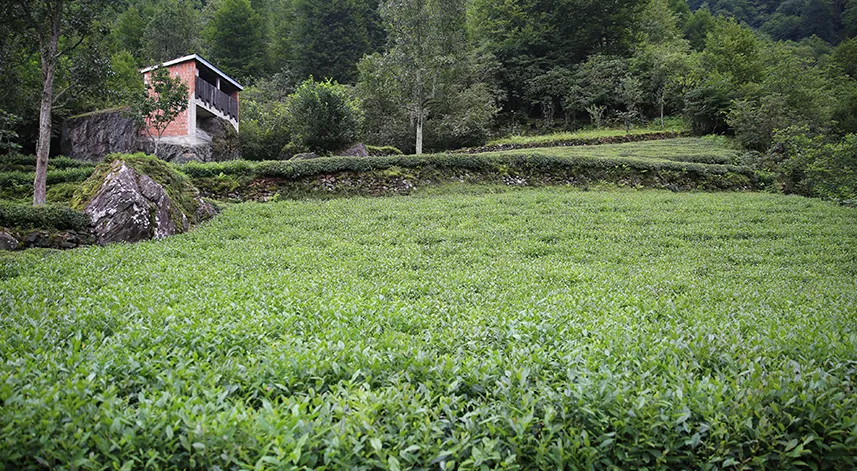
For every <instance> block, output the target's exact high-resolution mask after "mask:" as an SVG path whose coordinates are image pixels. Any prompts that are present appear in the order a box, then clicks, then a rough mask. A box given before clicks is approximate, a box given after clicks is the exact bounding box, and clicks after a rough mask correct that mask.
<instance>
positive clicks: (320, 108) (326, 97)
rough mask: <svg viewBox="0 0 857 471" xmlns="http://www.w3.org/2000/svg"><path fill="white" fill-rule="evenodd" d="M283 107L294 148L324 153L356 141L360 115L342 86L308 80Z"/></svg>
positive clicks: (355, 103)
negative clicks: (286, 112) (286, 114)
mask: <svg viewBox="0 0 857 471" xmlns="http://www.w3.org/2000/svg"><path fill="white" fill-rule="evenodd" d="M286 108H287V111H288V121H289V129H290V130H291V131H292V143H294V145H295V146H296V147H297V148H301V149H306V150H310V151H313V152H318V153H328V152H333V151H336V150H338V149H341V148H342V147H345V146H346V145H348V144H350V143H352V142H354V141H356V140H357V134H358V129H359V127H360V123H361V120H362V116H361V113H360V110H359V108H358V103H357V100H355V99H354V98H353V97H352V96H351V91H350V89H348V88H347V87H345V86H343V85H340V84H338V83H336V82H334V81H331V80H328V81H327V82H316V81H315V80H313V79H312V78H310V79H309V80H307V81H306V82H304V83H303V84H301V86H300V87H298V89H297V90H296V91H295V93H293V94H292V95H290V96H289V101H288V104H287V105H286Z"/></svg>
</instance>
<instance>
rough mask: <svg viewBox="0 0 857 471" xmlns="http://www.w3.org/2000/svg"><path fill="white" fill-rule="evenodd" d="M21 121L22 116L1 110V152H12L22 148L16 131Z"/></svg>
mask: <svg viewBox="0 0 857 471" xmlns="http://www.w3.org/2000/svg"><path fill="white" fill-rule="evenodd" d="M20 121H21V117H20V116H16V115H14V114H12V113H7V112H6V111H4V110H0V153H4V154H7V153H8V154H11V153H14V152H17V151H19V150H20V149H21V144H19V143H18V133H17V132H16V131H15V128H17V127H18V123H20Z"/></svg>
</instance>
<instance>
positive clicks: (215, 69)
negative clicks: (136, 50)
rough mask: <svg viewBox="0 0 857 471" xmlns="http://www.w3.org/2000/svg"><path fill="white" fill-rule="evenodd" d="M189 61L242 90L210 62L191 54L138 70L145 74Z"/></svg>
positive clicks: (242, 88)
mask: <svg viewBox="0 0 857 471" xmlns="http://www.w3.org/2000/svg"><path fill="white" fill-rule="evenodd" d="M189 60H195V61H197V62H199V63H200V64H202V65H204V66H206V67H208V68H209V69H211V70H212V71H214V73H216V74H217V75H220V77H221V78H224V79H226V81H227V82H229V83H231V84H232V85H234V86H235V87H237V88H238V90H244V87H242V86H241V84H239V83H238V82H236V81H235V80H234V79H233V78H232V77H230V76H228V75H226V74H224V73H223V71H222V70H220V69H218V68H217V67H215V66H213V65H211V63H210V62H208V61H207V60H205V59H203V58H202V57H199V56H198V55H196V54H191V55H189V56H184V57H179V58H178V59H173V60H171V61H167V62H164V63H163V64H158V65H153V66H151V67H146V68H145V69H140V73H141V74H145V73H146V72H150V71H152V70H155V69H156V68H158V67H169V66H171V65H176V64H181V63H182V62H187V61H189Z"/></svg>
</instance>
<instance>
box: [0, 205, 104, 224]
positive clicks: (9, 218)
mask: <svg viewBox="0 0 857 471" xmlns="http://www.w3.org/2000/svg"><path fill="white" fill-rule="evenodd" d="M0 227H6V228H14V229H19V230H27V229H48V230H50V229H56V230H73V231H87V230H88V228H89V217H88V216H86V215H85V214H83V213H82V212H80V211H75V210H73V209H71V208H69V207H68V206H62V205H54V204H49V205H44V206H37V207H34V206H32V205H30V204H16V203H10V202H7V201H0Z"/></svg>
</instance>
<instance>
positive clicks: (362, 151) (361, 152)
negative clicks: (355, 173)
mask: <svg viewBox="0 0 857 471" xmlns="http://www.w3.org/2000/svg"><path fill="white" fill-rule="evenodd" d="M336 155H341V156H344V157H369V149H367V148H366V145H365V144H363V143H362V142H358V143H357V144H354V145H353V146H351V147H349V148H348V149H345V150H343V151H340V152H337V153H336Z"/></svg>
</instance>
